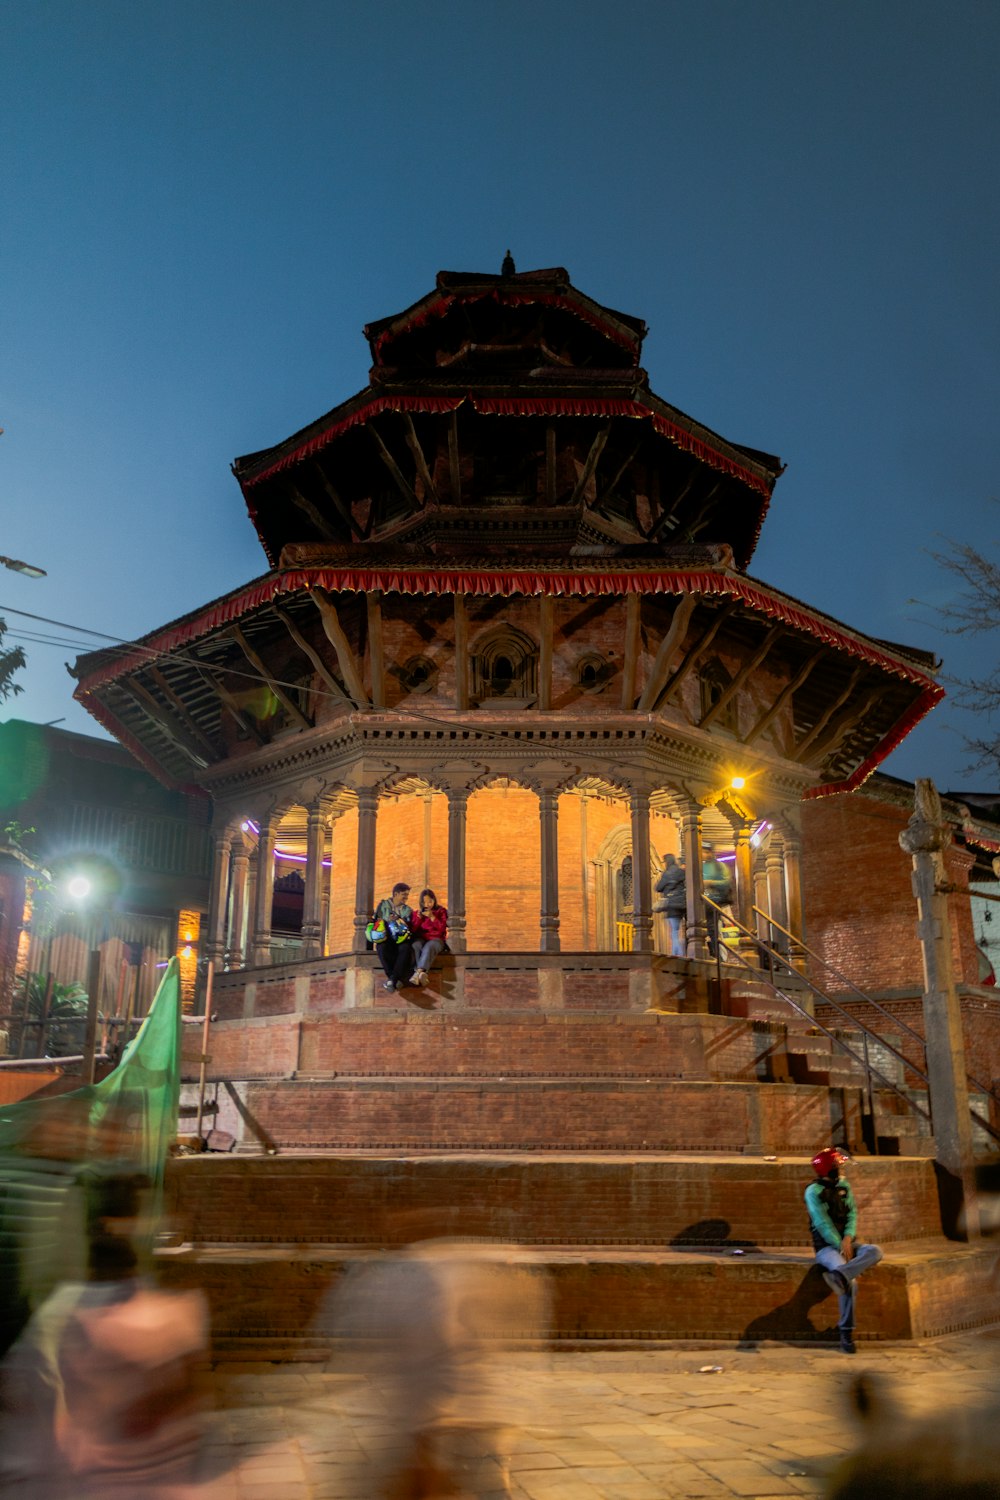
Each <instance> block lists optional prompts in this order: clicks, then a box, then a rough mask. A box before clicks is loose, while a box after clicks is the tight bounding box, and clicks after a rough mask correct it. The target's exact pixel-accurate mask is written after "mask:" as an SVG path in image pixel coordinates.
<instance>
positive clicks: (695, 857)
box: [679, 802, 708, 958]
mask: <svg viewBox="0 0 1000 1500" xmlns="http://www.w3.org/2000/svg"><path fill="white" fill-rule="evenodd" d="M679 822H680V825H681V851H682V853H683V855H684V889H685V893H686V895H687V923H686V926H687V956H688V958H707V957H708V928H707V927H706V925H705V903H704V901H703V899H702V894H701V866H702V853H701V808H700V807H699V806H698V804H697V802H685V803H683V804H682V807H681V813H680V819H679Z"/></svg>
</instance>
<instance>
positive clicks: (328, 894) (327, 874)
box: [320, 813, 339, 954]
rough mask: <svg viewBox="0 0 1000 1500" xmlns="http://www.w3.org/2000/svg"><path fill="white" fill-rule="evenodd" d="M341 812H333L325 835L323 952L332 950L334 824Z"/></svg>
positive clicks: (321, 935) (322, 909)
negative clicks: (331, 904)
mask: <svg viewBox="0 0 1000 1500" xmlns="http://www.w3.org/2000/svg"><path fill="white" fill-rule="evenodd" d="M338 816H339V814H338V813H333V814H332V815H331V817H330V818H329V819H328V821H327V825H326V832H325V834H324V837H323V888H322V890H321V892H320V906H321V911H322V918H321V921H322V928H323V930H322V932H321V934H320V948H321V951H322V953H323V954H327V953H329V951H330V901H331V898H332V893H333V825H334V823H335V822H336V821H337V818H338Z"/></svg>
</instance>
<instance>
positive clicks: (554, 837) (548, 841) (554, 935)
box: [538, 788, 559, 953]
mask: <svg viewBox="0 0 1000 1500" xmlns="http://www.w3.org/2000/svg"><path fill="white" fill-rule="evenodd" d="M538 817H539V822H540V824H541V836H542V909H541V922H540V942H539V947H540V949H541V951H542V953H558V952H559V793H558V792H553V791H549V790H548V788H544V789H543V790H542V791H540V792H539V794H538Z"/></svg>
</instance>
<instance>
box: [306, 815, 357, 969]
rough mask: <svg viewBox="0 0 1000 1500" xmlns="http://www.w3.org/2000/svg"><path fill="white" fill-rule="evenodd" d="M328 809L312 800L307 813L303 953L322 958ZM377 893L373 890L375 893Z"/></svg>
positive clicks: (307, 955)
mask: <svg viewBox="0 0 1000 1500" xmlns="http://www.w3.org/2000/svg"><path fill="white" fill-rule="evenodd" d="M325 843H326V811H325V809H324V807H323V805H322V803H321V802H318V801H317V802H313V803H311V804H310V806H309V808H308V810H307V816H306V889H305V894H304V897H303V901H302V956H303V958H319V957H320V956H321V954H322V952H323V846H324V844H325ZM373 895H374V893H373Z"/></svg>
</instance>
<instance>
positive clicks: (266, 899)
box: [251, 818, 278, 968]
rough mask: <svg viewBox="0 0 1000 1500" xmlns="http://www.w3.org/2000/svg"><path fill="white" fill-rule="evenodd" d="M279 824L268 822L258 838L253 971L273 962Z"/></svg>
mask: <svg viewBox="0 0 1000 1500" xmlns="http://www.w3.org/2000/svg"><path fill="white" fill-rule="evenodd" d="M277 831H278V829H277V821H276V820H274V819H271V818H265V819H264V820H263V821H262V822H261V825H260V833H259V835H258V837H257V882H256V885H255V887H254V908H253V946H252V948H251V954H252V962H253V965H254V968H261V967H262V966H263V965H265V964H269V963H270V962H271V909H272V906H273V904H274V841H275V838H276V836H277Z"/></svg>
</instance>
